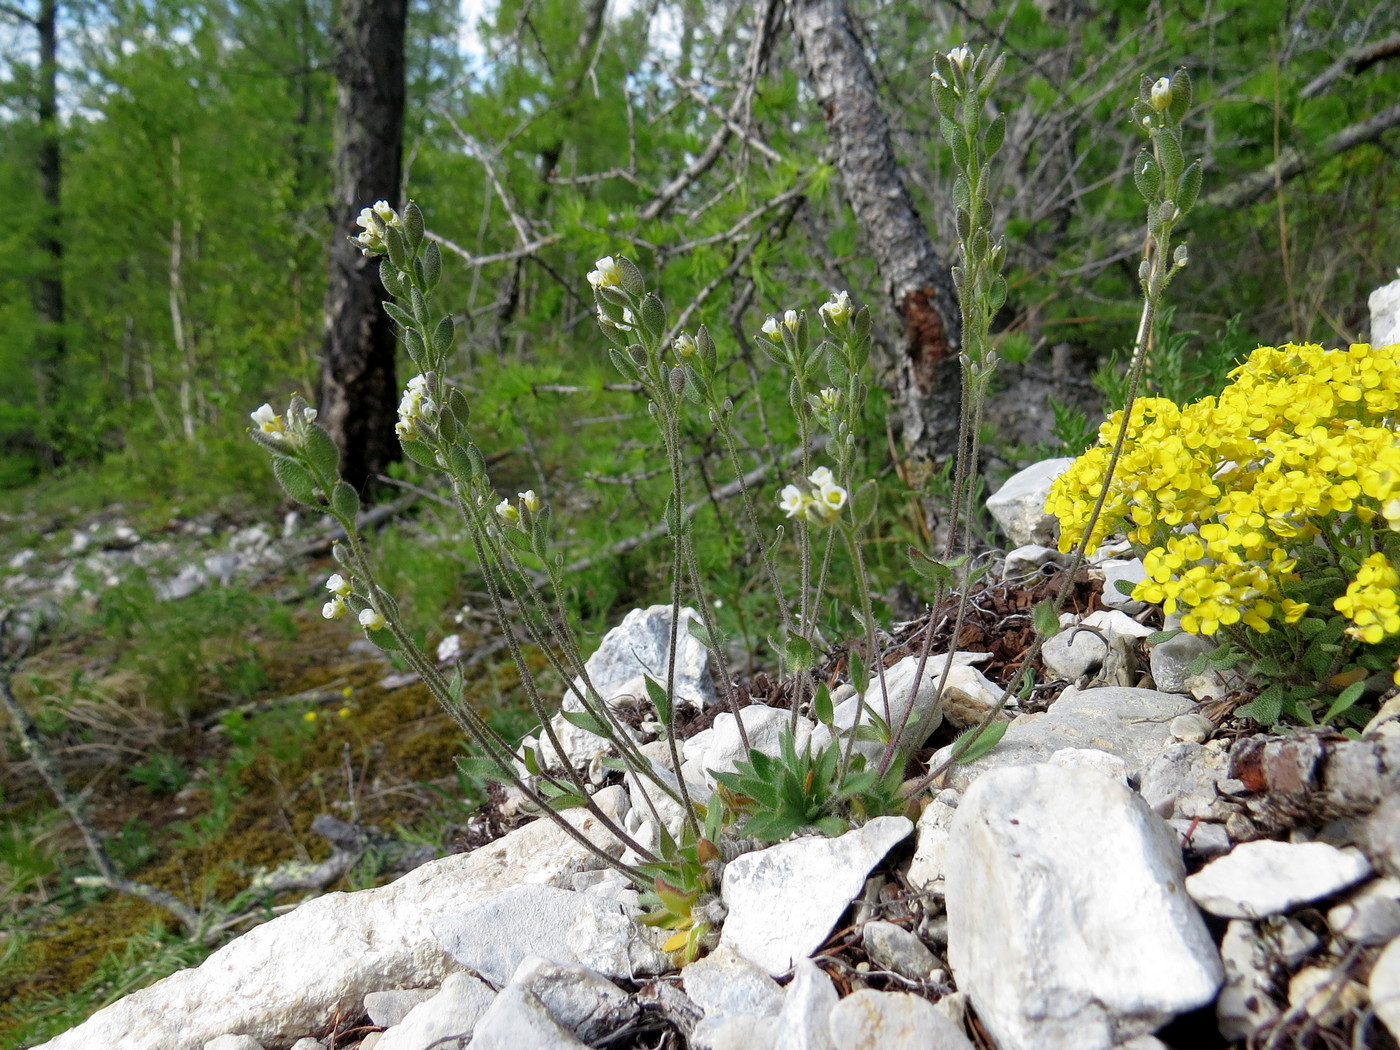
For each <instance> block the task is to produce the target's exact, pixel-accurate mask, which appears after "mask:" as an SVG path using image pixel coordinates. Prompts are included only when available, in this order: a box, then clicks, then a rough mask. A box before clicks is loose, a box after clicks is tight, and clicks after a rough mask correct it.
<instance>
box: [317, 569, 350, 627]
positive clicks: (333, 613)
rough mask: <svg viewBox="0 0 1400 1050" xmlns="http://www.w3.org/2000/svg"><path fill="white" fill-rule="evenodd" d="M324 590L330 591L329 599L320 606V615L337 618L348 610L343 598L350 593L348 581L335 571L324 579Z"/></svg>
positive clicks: (328, 618) (332, 618) (330, 618)
mask: <svg viewBox="0 0 1400 1050" xmlns="http://www.w3.org/2000/svg"><path fill="white" fill-rule="evenodd" d="M326 590H328V591H330V592H331V600H330V601H328V602H326V604H325V605H323V606H321V615H322V616H324V617H325V618H326V619H327V620H338V619H340V618H341V617H342V616H344V615H345V614H346V613H347V612H348V611H349V610H348V609H347V608H346V606H345V599H346V598H347V597H348V596H349V594H350V581H349V580H347V579H346V578H345V577H344V576H342V575H340V573H338V572H337V573H335V574H333V575H332V576H331V578H330V579H328V580H327V581H326Z"/></svg>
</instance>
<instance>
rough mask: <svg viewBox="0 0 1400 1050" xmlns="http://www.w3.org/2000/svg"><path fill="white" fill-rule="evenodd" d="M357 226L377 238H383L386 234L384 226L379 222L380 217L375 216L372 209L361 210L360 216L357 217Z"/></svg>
mask: <svg viewBox="0 0 1400 1050" xmlns="http://www.w3.org/2000/svg"><path fill="white" fill-rule="evenodd" d="M381 203H382V202H381ZM355 225H357V226H359V227H360V228H361V229H363V230H364V231H365V232H366V233H372V234H375V235H376V236H383V234H384V224H383V223H382V222H380V221H379V216H378V215H376V214H374V209H372V208H361V209H360V214H359V215H357V216H355Z"/></svg>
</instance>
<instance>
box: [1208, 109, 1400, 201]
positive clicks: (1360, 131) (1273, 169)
mask: <svg viewBox="0 0 1400 1050" xmlns="http://www.w3.org/2000/svg"><path fill="white" fill-rule="evenodd" d="M1398 124H1400V102H1397V103H1396V104H1395V105H1393V106H1389V107H1387V108H1385V109H1383V110H1381V111H1380V112H1379V113H1376V114H1375V115H1373V116H1371V117H1368V118H1367V119H1365V120H1363V121H1359V122H1358V123H1356V124H1352V125H1351V126H1349V127H1345V128H1343V129H1342V130H1341V131H1339V132H1337V133H1336V134H1335V135H1333V136H1331V137H1330V138H1328V139H1326V140H1325V141H1324V142H1322V143H1321V144H1320V145H1319V146H1318V147H1317V149H1316V151H1314V154H1313V156H1316V157H1334V156H1338V155H1339V154H1342V153H1345V152H1347V151H1348V150H1351V149H1355V148H1356V147H1357V146H1362V145H1365V144H1366V143H1368V142H1375V141H1376V140H1377V139H1379V138H1380V137H1381V136H1382V135H1383V134H1385V133H1386V132H1387V131H1389V130H1390V129H1391V128H1393V127H1395V126H1396V125H1398ZM1311 159H1312V157H1310V156H1309V155H1306V154H1304V153H1303V152H1302V151H1301V150H1299V149H1297V148H1296V147H1293V146H1290V147H1288V148H1287V149H1285V150H1284V151H1283V152H1282V153H1281V154H1280V155H1279V158H1278V160H1276V161H1274V162H1273V163H1272V164H1269V165H1267V166H1265V167H1263V168H1260V169H1259V170H1258V171H1256V172H1252V173H1251V174H1249V175H1246V176H1245V177H1244V178H1242V179H1240V180H1239V181H1238V182H1236V183H1234V184H1233V185H1231V186H1227V187H1225V188H1224V189H1222V190H1218V191H1216V192H1215V193H1212V194H1209V195H1208V196H1206V197H1205V198H1204V199H1203V200H1202V201H1201V203H1202V204H1205V205H1207V206H1209V207H1212V208H1239V207H1242V206H1243V205H1246V204H1252V203H1253V202H1254V201H1256V200H1258V199H1259V198H1260V197H1262V196H1263V195H1264V194H1266V193H1268V192H1269V191H1270V190H1272V189H1273V188H1274V187H1275V185H1277V184H1278V183H1282V182H1287V181H1289V180H1290V179H1292V178H1295V177H1296V176H1298V175H1301V174H1302V173H1303V171H1304V170H1306V168H1307V167H1308V164H1309V162H1310V160H1311Z"/></svg>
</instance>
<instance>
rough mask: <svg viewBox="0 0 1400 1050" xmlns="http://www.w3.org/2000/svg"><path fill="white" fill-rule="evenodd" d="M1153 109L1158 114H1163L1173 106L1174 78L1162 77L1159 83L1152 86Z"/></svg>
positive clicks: (1151, 99)
mask: <svg viewBox="0 0 1400 1050" xmlns="http://www.w3.org/2000/svg"><path fill="white" fill-rule="evenodd" d="M1150 101H1151V103H1152V108H1153V109H1155V110H1156V111H1157V112H1158V113H1160V112H1162V111H1163V110H1164V109H1166V108H1167V107H1168V106H1170V105H1171V104H1172V78H1171V77H1161V78H1159V79H1158V81H1157V83H1155V84H1153V85H1152V95H1151V98H1150Z"/></svg>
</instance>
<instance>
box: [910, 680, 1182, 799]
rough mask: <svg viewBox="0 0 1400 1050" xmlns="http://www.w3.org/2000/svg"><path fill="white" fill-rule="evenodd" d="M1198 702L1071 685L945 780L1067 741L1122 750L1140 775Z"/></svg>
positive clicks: (1045, 753)
mask: <svg viewBox="0 0 1400 1050" xmlns="http://www.w3.org/2000/svg"><path fill="white" fill-rule="evenodd" d="M1195 706H1196V705H1195V704H1194V703H1193V702H1192V701H1191V700H1189V699H1188V698H1186V697H1184V696H1177V695H1175V694H1173V693H1159V692H1156V691H1155V690H1152V689H1130V688H1126V687H1123V686H1105V687H1102V688H1095V689H1076V688H1074V687H1070V688H1069V689H1066V690H1065V691H1064V692H1063V693H1061V694H1060V696H1059V699H1057V700H1056V701H1055V702H1054V703H1053V704H1052V705H1051V706H1050V710H1049V711H1047V712H1045V713H1044V714H1039V715H1021V716H1020V717H1019V718H1016V719H1014V720H1013V721H1012V723H1011V727H1010V728H1009V729H1007V731H1006V735H1005V736H1004V737H1002V739H1001V742H1000V743H999V744H997V746H996V747H994V748H993V749H992V750H991V751H990V752H988V753H987V754H986V755H984V756H983V757H981V758H979V759H978V760H977V761H975V762H969V763H968V764H967V765H961V766H954V767H953V768H952V769H951V770H949V771H948V775H947V778H946V782H945V785H944V786H945V787H950V788H954V789H955V790H958V791H963V790H965V789H966V788H967V786H968V785H969V784H971V783H972V782H973V781H974V780H976V779H977V778H978V777H979V776H981V775H982V774H983V773H985V772H986V771H987V770H989V769H996V768H998V767H1001V766H1016V765H1026V764H1028V763H1033V762H1043V761H1045V760H1046V759H1047V758H1048V757H1049V756H1050V755H1051V754H1053V753H1054V752H1056V751H1059V750H1060V749H1061V748H1067V747H1072V748H1084V747H1092V748H1096V749H1098V750H1100V751H1107V752H1108V753H1109V754H1113V755H1117V756H1118V757H1119V758H1121V759H1123V761H1124V762H1126V763H1127V766H1128V774H1129V776H1136V775H1137V774H1138V772H1139V771H1140V770H1141V769H1142V768H1143V767H1144V766H1145V765H1146V764H1147V763H1148V762H1150V761H1151V760H1152V759H1153V758H1154V757H1156V755H1157V754H1158V753H1159V752H1161V751H1162V750H1163V749H1164V748H1166V747H1167V746H1168V745H1169V744H1171V743H1174V741H1173V738H1172V735H1171V730H1170V728H1169V726H1170V723H1171V720H1172V719H1173V718H1175V717H1176V716H1177V715H1182V714H1185V713H1186V712H1187V711H1190V710H1194V709H1195ZM951 750H952V745H949V746H947V747H944V748H942V749H940V750H939V751H938V752H937V753H936V754H935V755H934V756H933V762H932V764H933V765H935V766H936V765H939V764H940V763H942V762H943V761H945V760H946V759H947V758H948V755H949V753H950V752H951Z"/></svg>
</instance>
